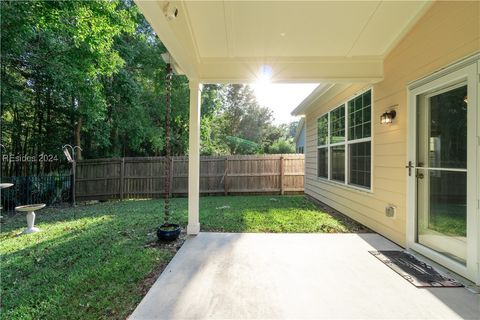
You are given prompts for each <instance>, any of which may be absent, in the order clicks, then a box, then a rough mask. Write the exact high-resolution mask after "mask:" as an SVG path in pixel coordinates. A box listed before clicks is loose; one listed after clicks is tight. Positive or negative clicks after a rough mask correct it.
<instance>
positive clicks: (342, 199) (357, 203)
mask: <svg viewBox="0 0 480 320" xmlns="http://www.w3.org/2000/svg"><path fill="white" fill-rule="evenodd" d="M479 17H480V2H478V1H472V2H437V3H435V4H434V5H432V7H431V8H430V9H429V10H428V11H427V12H426V13H425V15H424V16H423V17H422V18H421V19H420V20H419V21H418V22H417V24H416V25H415V26H414V27H413V28H412V30H410V32H408V33H407V34H406V35H405V37H404V38H403V39H402V40H401V41H400V42H399V43H398V45H397V46H396V47H395V48H394V49H393V50H392V51H391V52H390V54H389V55H388V56H387V57H386V59H385V62H384V72H385V75H384V80H383V81H382V82H380V83H378V84H375V85H373V86H371V85H360V84H356V85H352V86H349V87H347V88H345V89H343V90H342V91H341V92H340V93H338V94H337V95H336V96H335V97H333V98H331V99H329V100H328V101H324V102H321V103H317V105H314V106H312V108H310V110H311V111H310V112H309V113H308V114H307V120H306V130H307V131H306V135H307V137H306V140H307V142H306V143H307V148H306V162H305V170H306V181H305V192H306V193H307V194H309V195H311V196H313V197H315V198H317V199H319V200H320V201H323V202H325V203H326V204H328V205H330V206H332V207H334V208H336V209H337V210H339V211H341V212H343V213H345V214H347V215H348V216H350V217H352V218H353V219H355V220H357V221H359V222H361V223H363V224H365V225H367V226H368V227H370V228H371V229H373V230H375V231H377V232H379V233H380V234H383V235H385V236H386V237H388V238H390V239H391V240H392V241H394V242H396V243H398V244H400V245H405V242H406V234H405V233H406V230H405V229H406V202H407V199H406V188H407V187H406V169H405V168H404V167H405V164H406V162H407V130H406V129H407V124H406V121H407V84H408V83H410V82H412V81H414V80H417V79H419V78H422V77H424V76H426V75H428V74H430V73H432V72H434V71H436V70H439V69H441V68H442V67H445V66H447V65H449V64H451V63H452V62H454V61H456V60H459V59H461V58H463V57H466V56H468V55H470V54H473V53H475V52H478V51H480V22H479V20H480V19H479ZM369 87H372V88H373V120H374V124H373V141H372V154H373V166H374V168H373V180H372V182H373V183H372V186H373V189H372V192H371V193H370V192H363V191H358V190H355V189H351V188H349V187H347V186H338V185H336V184H333V183H329V182H324V181H322V180H319V179H318V178H317V168H316V162H317V156H316V150H317V148H316V144H317V137H316V132H317V125H316V119H317V117H318V116H320V115H321V114H323V113H325V112H327V111H329V110H331V109H333V108H335V107H336V106H338V105H339V104H340V103H342V102H344V101H345V100H347V99H348V98H350V97H352V96H353V95H355V94H356V93H358V92H359V91H361V90H364V89H366V88H369ZM393 105H398V106H397V107H396V108H395V109H396V111H397V117H396V119H395V121H394V124H392V125H389V126H385V125H380V124H379V119H380V114H382V113H383V112H385V111H386V110H387V109H388V107H390V106H393ZM388 204H394V205H395V206H396V207H397V214H396V216H395V218H387V217H386V216H385V207H386V206H387V205H388Z"/></svg>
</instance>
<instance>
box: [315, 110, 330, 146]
mask: <svg viewBox="0 0 480 320" xmlns="http://www.w3.org/2000/svg"><path fill="white" fill-rule="evenodd" d="M317 126H318V128H317V130H318V131H317V134H318V142H317V145H318V146H323V145H326V144H327V141H328V140H327V139H328V114H326V115H324V116H322V117H320V118H318V122H317Z"/></svg>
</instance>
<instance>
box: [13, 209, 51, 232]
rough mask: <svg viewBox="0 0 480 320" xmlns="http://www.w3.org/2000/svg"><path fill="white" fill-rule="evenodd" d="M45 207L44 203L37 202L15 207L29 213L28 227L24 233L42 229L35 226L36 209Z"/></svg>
mask: <svg viewBox="0 0 480 320" xmlns="http://www.w3.org/2000/svg"><path fill="white" fill-rule="evenodd" d="M43 208H45V204H44V203H37V204H27V205H26V206H19V207H15V210H16V211H19V212H26V213H27V229H25V230H23V232H22V233H24V234H28V233H34V232H38V231H40V229H38V228H35V226H34V224H35V211H37V210H40V209H43Z"/></svg>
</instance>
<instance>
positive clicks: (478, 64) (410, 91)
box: [406, 54, 480, 284]
mask: <svg viewBox="0 0 480 320" xmlns="http://www.w3.org/2000/svg"><path fill="white" fill-rule="evenodd" d="M479 76H480V54H476V55H474V56H471V57H468V58H466V59H463V60H462V61H460V62H457V63H455V64H453V65H451V66H449V67H447V68H444V69H442V70H441V71H439V72H436V73H434V74H432V75H430V76H428V77H425V78H423V79H421V80H418V81H415V82H414V83H412V84H411V85H409V86H408V87H407V102H408V106H407V113H408V121H407V136H408V140H407V161H411V162H412V163H413V165H414V166H416V165H417V164H416V163H415V161H416V128H417V126H416V104H417V96H419V95H420V94H423V93H426V92H429V91H431V90H435V89H439V88H441V87H444V86H448V85H453V84H455V83H457V82H459V81H462V80H464V81H466V82H467V90H468V105H469V108H468V114H467V121H468V122H467V170H468V173H467V263H466V265H463V264H461V263H459V262H457V261H454V260H452V259H450V258H448V257H446V256H444V255H442V254H440V253H438V252H437V251H434V250H432V249H430V248H428V247H426V246H423V245H421V244H419V243H417V242H416V235H417V224H416V220H417V214H416V202H417V201H416V200H417V199H416V197H417V196H416V177H415V171H416V170H415V169H413V170H412V174H411V175H409V174H408V170H407V172H406V175H407V248H409V249H412V250H415V251H417V252H419V253H420V254H422V255H424V256H426V257H428V258H430V259H432V260H434V261H436V262H437V263H439V264H441V265H443V266H445V267H447V268H448V269H450V270H452V271H454V272H456V273H458V274H460V275H461V276H463V277H465V278H468V279H470V280H472V281H474V282H475V283H477V284H480V271H479V270H480V267H479V265H480V259H479V257H480V231H479V229H480V228H479V226H480V208H479V206H480V181H479V180H480V179H479V176H478V174H479V173H480V112H479V111H478V108H479V99H478V95H479V92H480V83H479Z"/></svg>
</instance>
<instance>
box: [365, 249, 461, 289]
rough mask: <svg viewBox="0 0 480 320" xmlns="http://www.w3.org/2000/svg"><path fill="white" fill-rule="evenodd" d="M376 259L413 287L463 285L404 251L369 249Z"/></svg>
mask: <svg viewBox="0 0 480 320" xmlns="http://www.w3.org/2000/svg"><path fill="white" fill-rule="evenodd" d="M369 252H370V253H371V254H372V255H374V256H375V257H376V258H377V259H378V260H380V261H382V262H383V263H384V264H386V265H387V266H389V267H390V269H392V270H393V271H395V272H396V273H398V274H399V275H401V276H402V277H403V278H404V279H405V280H407V281H409V282H410V283H411V284H413V285H414V286H415V287H419V288H425V287H463V285H462V284H461V283H460V282H458V281H455V280H453V279H449V278H446V277H444V276H442V275H441V274H440V273H438V272H437V271H436V270H435V269H433V267H432V266H429V265H428V264H426V263H424V262H422V261H419V260H418V259H417V258H415V257H414V256H413V255H411V254H409V253H407V252H404V251H369Z"/></svg>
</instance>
